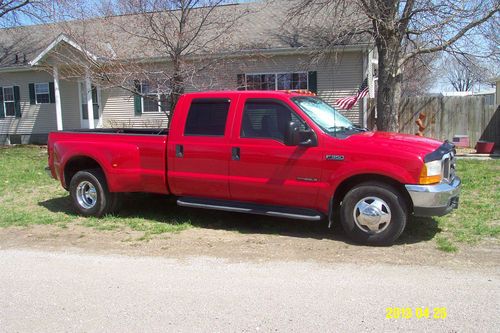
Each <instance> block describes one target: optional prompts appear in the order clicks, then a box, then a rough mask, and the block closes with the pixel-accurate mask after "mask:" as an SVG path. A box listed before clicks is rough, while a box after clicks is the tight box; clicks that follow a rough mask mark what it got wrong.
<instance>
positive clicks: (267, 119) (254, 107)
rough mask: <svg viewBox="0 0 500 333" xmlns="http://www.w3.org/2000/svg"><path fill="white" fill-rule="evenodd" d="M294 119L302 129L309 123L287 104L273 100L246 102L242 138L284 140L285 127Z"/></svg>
mask: <svg viewBox="0 0 500 333" xmlns="http://www.w3.org/2000/svg"><path fill="white" fill-rule="evenodd" d="M291 121H293V122H296V123H299V124H300V127H301V129H302V130H305V129H307V125H306V124H305V123H304V122H303V121H302V119H300V118H299V117H298V116H297V115H296V114H295V113H294V112H293V111H292V110H290V109H289V108H288V107H286V106H285V105H283V104H281V103H278V102H273V101H252V100H249V101H247V102H246V104H245V110H244V111H243V120H242V124H241V132H240V136H241V137H242V138H267V139H275V140H278V141H281V142H283V141H284V139H285V129H286V127H287V126H288V124H289V123H290V122H291Z"/></svg>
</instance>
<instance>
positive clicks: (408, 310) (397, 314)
mask: <svg viewBox="0 0 500 333" xmlns="http://www.w3.org/2000/svg"><path fill="white" fill-rule="evenodd" d="M447 316H448V313H447V311H446V307H427V306H424V307H388V308H385V318H386V319H412V318H416V319H439V320H443V319H446V317H447Z"/></svg>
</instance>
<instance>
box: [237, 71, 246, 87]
mask: <svg viewBox="0 0 500 333" xmlns="http://www.w3.org/2000/svg"><path fill="white" fill-rule="evenodd" d="M236 80H237V81H236V82H237V84H238V86H237V88H236V90H245V85H246V84H245V74H238V75H237V77H236Z"/></svg>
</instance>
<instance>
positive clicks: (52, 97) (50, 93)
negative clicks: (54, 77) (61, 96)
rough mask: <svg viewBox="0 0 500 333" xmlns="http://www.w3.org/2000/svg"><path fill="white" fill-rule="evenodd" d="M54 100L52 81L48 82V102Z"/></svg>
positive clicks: (53, 101)
mask: <svg viewBox="0 0 500 333" xmlns="http://www.w3.org/2000/svg"><path fill="white" fill-rule="evenodd" d="M55 102H56V93H55V91H54V82H49V103H55Z"/></svg>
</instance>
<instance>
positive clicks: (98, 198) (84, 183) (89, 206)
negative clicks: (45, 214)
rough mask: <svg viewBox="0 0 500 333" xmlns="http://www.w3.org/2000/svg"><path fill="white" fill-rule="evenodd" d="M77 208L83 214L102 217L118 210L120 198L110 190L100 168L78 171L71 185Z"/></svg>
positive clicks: (74, 203)
mask: <svg viewBox="0 0 500 333" xmlns="http://www.w3.org/2000/svg"><path fill="white" fill-rule="evenodd" d="M69 192H70V194H71V198H72V201H73V206H74V207H75V210H76V211H77V212H78V213H79V214H80V215H83V216H95V217H101V216H104V215H106V214H112V213H114V212H115V211H116V209H117V206H118V203H119V198H118V194H117V193H112V192H109V189H108V185H107V183H106V178H105V177H104V174H103V172H102V171H101V170H100V169H90V170H82V171H78V172H77V173H76V174H75V175H74V176H73V177H72V178H71V182H70V185H69Z"/></svg>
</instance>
